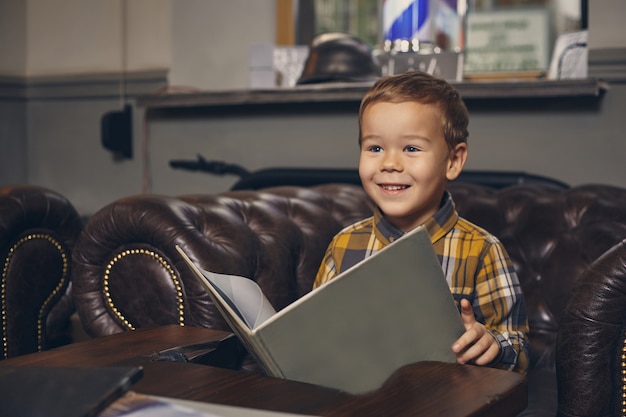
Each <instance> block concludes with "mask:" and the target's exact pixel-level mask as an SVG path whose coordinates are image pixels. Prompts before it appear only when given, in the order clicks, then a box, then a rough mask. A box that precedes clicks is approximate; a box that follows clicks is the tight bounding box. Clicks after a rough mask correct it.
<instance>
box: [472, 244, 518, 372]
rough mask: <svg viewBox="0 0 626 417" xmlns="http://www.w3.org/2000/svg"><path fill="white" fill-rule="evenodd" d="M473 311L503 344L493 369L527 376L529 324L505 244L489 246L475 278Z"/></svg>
mask: <svg viewBox="0 0 626 417" xmlns="http://www.w3.org/2000/svg"><path fill="white" fill-rule="evenodd" d="M476 294H477V297H476V298H475V299H474V309H475V311H476V309H478V311H480V315H481V316H482V317H483V318H484V324H485V327H486V328H487V329H488V330H489V331H490V332H491V333H492V334H493V336H494V337H495V338H496V340H497V341H498V343H499V344H500V355H499V356H498V358H497V359H496V360H495V361H494V363H493V364H492V366H493V367H496V368H501V369H506V370H512V371H516V372H519V373H526V370H527V368H528V363H529V351H528V337H527V333H528V320H527V316H526V305H525V302H524V296H523V294H522V290H521V286H520V283H519V279H518V277H517V274H516V273H515V269H514V268H513V264H512V262H511V260H510V258H509V256H508V254H507V253H506V250H505V249H504V247H503V246H502V244H501V243H500V242H499V241H497V240H495V241H492V242H490V244H489V247H488V250H487V251H486V254H485V256H484V257H483V262H482V267H481V268H480V269H479V271H478V276H477V277H476Z"/></svg>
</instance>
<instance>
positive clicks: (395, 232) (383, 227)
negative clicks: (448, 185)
mask: <svg viewBox="0 0 626 417" xmlns="http://www.w3.org/2000/svg"><path fill="white" fill-rule="evenodd" d="M458 218H459V214H458V213H457V211H456V208H455V205H454V201H453V200H452V195H450V193H449V192H448V191H444V193H443V197H442V199H441V205H440V206H439V210H437V212H436V213H435V214H434V215H433V216H432V217H430V218H429V219H427V220H426V221H425V222H424V227H426V230H427V231H428V234H429V235H430V239H431V241H432V242H433V243H435V242H436V241H438V240H439V239H441V238H442V237H443V236H445V234H446V233H448V232H449V231H450V229H452V227H454V225H455V224H456V222H457V220H458ZM374 234H375V235H376V238H377V239H378V240H380V241H381V242H383V243H384V244H385V245H387V244H389V243H391V242H393V241H394V240H396V239H398V238H399V237H401V236H402V235H403V234H404V232H403V231H402V230H400V229H399V228H397V227H396V226H394V225H393V224H391V222H390V221H389V220H387V218H385V216H383V213H382V212H381V211H380V209H379V208H378V207H376V208H375V209H374Z"/></svg>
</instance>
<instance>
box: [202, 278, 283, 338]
mask: <svg viewBox="0 0 626 417" xmlns="http://www.w3.org/2000/svg"><path fill="white" fill-rule="evenodd" d="M198 269H200V272H202V275H204V276H205V277H206V279H207V280H208V281H209V283H211V284H212V285H213V287H214V288H215V289H216V290H217V291H218V292H219V293H220V295H221V296H222V298H224V300H225V301H226V302H228V304H229V305H230V307H231V308H232V309H233V310H234V311H235V312H236V313H237V314H238V315H239V317H240V318H241V319H242V320H243V321H244V322H245V323H246V325H247V326H248V327H249V328H250V329H254V328H256V327H257V326H259V325H260V324H261V323H263V322H264V321H266V320H267V319H269V318H270V317H272V316H273V315H274V314H276V310H274V307H272V304H271V303H270V302H269V300H268V299H267V298H266V297H265V295H264V294H263V291H261V288H260V287H259V285H258V284H257V283H256V282H254V281H252V280H251V279H249V278H244V277H240V276H237V275H226V274H218V273H215V272H210V271H206V270H204V269H201V268H198Z"/></svg>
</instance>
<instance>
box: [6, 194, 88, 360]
mask: <svg viewBox="0 0 626 417" xmlns="http://www.w3.org/2000/svg"><path fill="white" fill-rule="evenodd" d="M81 227H82V224H81V220H80V217H79V215H78V213H77V212H76V210H75V209H74V207H73V205H72V204H71V203H70V202H69V201H68V200H67V199H66V198H65V197H63V196H62V195H60V194H58V193H56V192H54V191H52V190H49V189H47V188H44V187H40V186H35V185H12V186H3V187H0V256H1V259H2V284H1V292H2V297H1V299H0V304H1V308H2V312H1V314H0V321H1V322H2V348H1V356H0V359H6V358H9V357H14V356H18V355H22V354H25V353H32V352H37V351H41V350H46V349H49V348H52V347H56V346H59V345H63V344H66V343H69V342H70V341H71V322H70V316H71V314H72V312H73V311H74V308H73V304H72V298H71V294H70V268H71V257H72V254H71V251H72V248H73V245H74V242H75V240H76V238H77V236H78V233H79V232H80V230H81Z"/></svg>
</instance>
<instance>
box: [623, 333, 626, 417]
mask: <svg viewBox="0 0 626 417" xmlns="http://www.w3.org/2000/svg"><path fill="white" fill-rule="evenodd" d="M625 375H626V333H625V334H624V340H623V342H622V417H626V376H625Z"/></svg>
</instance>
